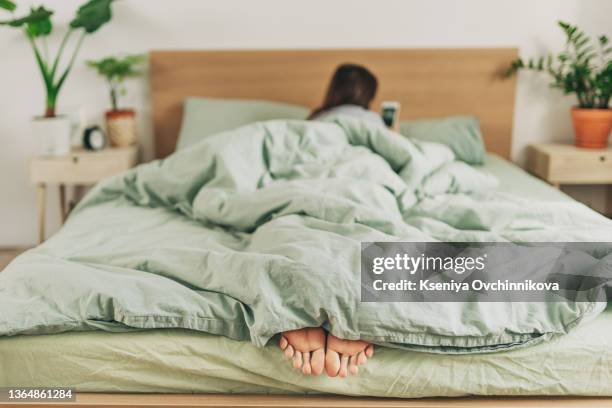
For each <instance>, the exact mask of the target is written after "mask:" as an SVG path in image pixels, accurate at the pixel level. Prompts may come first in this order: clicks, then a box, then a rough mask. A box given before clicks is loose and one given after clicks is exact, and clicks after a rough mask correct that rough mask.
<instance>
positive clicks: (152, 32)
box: [0, 0, 612, 246]
mask: <svg viewBox="0 0 612 408" xmlns="http://www.w3.org/2000/svg"><path fill="white" fill-rule="evenodd" d="M18 2H19V3H20V4H21V10H23V9H24V8H25V6H26V5H27V4H29V2H28V1H26V0H18ZM81 2H82V1H81V0H46V1H45V3H46V4H47V5H48V7H50V8H52V9H54V10H56V12H57V14H56V17H57V18H56V20H55V21H56V24H57V25H58V26H60V27H59V28H63V26H65V24H66V22H67V21H69V19H70V17H71V16H72V13H73V11H74V10H75V9H76V7H77V6H78V5H79V4H80V3H81ZM36 3H38V2H36ZM114 11H115V18H114V20H113V21H112V22H111V23H110V24H109V25H107V26H106V27H104V28H103V29H102V30H101V31H99V32H98V33H96V34H95V35H94V36H93V37H90V38H88V39H87V40H86V43H85V45H84V47H83V52H82V53H81V55H80V58H79V62H78V64H77V66H76V69H75V70H74V72H73V73H72V76H71V78H70V79H69V81H68V83H67V85H66V87H65V89H64V90H63V93H62V94H61V96H60V107H61V106H64V107H66V106H75V105H76V106H82V107H83V108H84V109H85V111H86V113H87V116H88V119H89V121H90V122H96V121H98V122H99V121H101V117H102V112H103V111H104V110H105V109H106V107H107V96H106V90H105V88H104V86H103V83H102V82H100V80H99V79H98V78H97V77H96V76H95V75H94V74H93V73H92V72H91V71H90V70H88V69H87V68H86V67H84V65H83V64H82V61H84V60H86V59H90V58H97V57H101V56H105V55H107V54H111V53H117V52H145V51H148V50H150V49H175V48H192V49H194V48H195V49H204V48H209V49H210V48H319V47H321V48H324V47H480V46H492V47H496V46H519V47H520V49H521V52H522V53H523V54H525V55H530V54H533V53H539V52H543V51H546V50H548V49H551V48H553V49H557V48H559V47H560V46H561V45H562V40H563V37H562V35H561V34H560V32H559V30H558V29H557V28H556V25H555V21H556V20H558V19H565V20H568V21H571V22H574V23H577V24H579V25H580V26H581V27H583V28H584V29H585V30H587V31H588V32H590V33H592V34H600V33H607V34H608V35H610V36H612V24H610V16H612V1H610V0H537V1H535V0H512V1H507V0H420V1H417V0H376V1H374V0H370V1H361V0H301V1H298V0H292V1H290V0H221V1H219V0H217V1H212V0H174V1H171V2H170V1H167V0H122V1H119V2H116V3H115V5H114ZM0 50H1V51H2V52H1V53H0V56H1V57H0V58H1V60H0V246H11V245H29V244H33V243H34V242H35V237H36V212H35V192H34V189H33V187H32V186H30V185H29V184H28V177H27V158H28V156H30V155H31V154H32V152H33V151H35V149H34V142H33V140H32V138H31V137H30V134H29V125H28V123H29V119H30V118H31V117H32V116H34V115H39V114H41V113H42V110H43V101H44V99H43V88H42V85H41V80H40V78H39V76H38V72H37V71H36V67H35V64H34V59H33V58H32V55H31V50H30V49H29V47H28V44H27V42H26V40H25V39H24V38H23V36H21V35H20V33H18V32H16V31H14V30H9V29H7V28H1V27H0ZM126 102H127V104H129V105H132V106H134V107H136V108H137V109H138V112H139V113H140V119H141V133H142V134H141V139H142V145H143V147H144V151H145V157H150V156H151V151H152V143H151V128H150V125H149V103H148V95H147V85H146V81H144V80H143V81H140V82H134V83H132V84H131V85H130V94H129V96H128V97H127V99H126ZM571 104H572V99H571V98H566V97H563V96H560V94H558V93H556V92H552V91H550V90H548V89H547V86H546V81H545V80H533V79H531V78H529V77H528V76H521V78H520V82H519V89H518V99H517V106H516V107H517V109H516V116H515V127H514V156H515V158H516V159H517V160H519V161H520V159H521V154H522V152H523V148H524V146H525V145H526V144H527V143H529V142H533V141H541V140H569V139H570V138H571V134H572V133H571V127H570V126H571V125H570V119H569V116H568V108H569V106H570V105H571ZM48 199H49V200H50V201H49V202H50V204H52V205H50V206H49V210H50V217H49V218H50V219H49V222H48V226H49V227H50V231H53V230H55V229H56V228H57V226H58V222H59V221H58V218H59V209H58V206H57V195H56V194H55V193H54V194H50V197H49V198H48Z"/></svg>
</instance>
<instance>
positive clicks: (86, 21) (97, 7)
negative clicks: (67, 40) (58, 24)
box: [70, 0, 114, 33]
mask: <svg viewBox="0 0 612 408" xmlns="http://www.w3.org/2000/svg"><path fill="white" fill-rule="evenodd" d="M113 1H114V0H90V1H88V2H87V3H85V4H83V5H82V6H81V7H79V10H78V11H77V15H76V17H75V18H74V20H72V21H71V22H70V27H72V28H82V29H84V30H85V31H86V32H87V33H93V32H95V31H97V30H98V29H99V28H100V27H102V26H103V25H104V24H106V23H108V22H109V21H110V19H111V17H112V12H111V4H112V2H113Z"/></svg>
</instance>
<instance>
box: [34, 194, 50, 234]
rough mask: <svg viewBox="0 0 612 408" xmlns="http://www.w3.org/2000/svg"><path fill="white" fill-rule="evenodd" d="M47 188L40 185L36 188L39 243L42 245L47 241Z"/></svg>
mask: <svg viewBox="0 0 612 408" xmlns="http://www.w3.org/2000/svg"><path fill="white" fill-rule="evenodd" d="M46 192H47V186H46V185H44V184H39V185H38V186H37V187H36V196H37V197H36V199H37V205H38V243H39V244H42V243H43V242H44V240H45V204H46Z"/></svg>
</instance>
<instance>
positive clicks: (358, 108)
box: [308, 64, 384, 126]
mask: <svg viewBox="0 0 612 408" xmlns="http://www.w3.org/2000/svg"><path fill="white" fill-rule="evenodd" d="M377 88H378V80H377V79H376V77H375V76H374V74H372V73H371V72H370V71H369V70H368V69H367V68H365V67H363V66H361V65H355V64H342V65H340V66H339V67H338V68H337V69H336V72H335V73H334V76H333V77H332V79H331V82H330V84H329V87H328V89H327V94H326V95H325V100H324V101H323V105H321V106H320V107H319V108H317V109H315V110H314V111H313V112H312V113H311V114H310V116H309V118H308V119H311V120H320V119H324V118H325V117H328V116H331V115H347V116H352V117H356V118H360V119H364V120H367V121H370V122H374V123H376V124H379V125H381V126H384V123H383V121H382V119H381V117H380V116H379V115H377V114H376V113H374V112H372V111H371V110H370V104H371V103H372V100H374V97H376V90H377Z"/></svg>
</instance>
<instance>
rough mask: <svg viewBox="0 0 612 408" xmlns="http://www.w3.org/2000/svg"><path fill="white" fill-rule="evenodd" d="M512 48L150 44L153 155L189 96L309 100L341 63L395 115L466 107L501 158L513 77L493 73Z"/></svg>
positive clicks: (507, 147)
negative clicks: (362, 73) (357, 67)
mask: <svg viewBox="0 0 612 408" xmlns="http://www.w3.org/2000/svg"><path fill="white" fill-rule="evenodd" d="M517 55H518V52H517V50H516V49H515V48H495V49H484V48H472V49H337V50H280V51H279V50H274V51H272V50H267V51H153V52H152V53H151V57H150V76H151V78H150V81H151V95H152V100H153V125H154V132H155V155H156V157H157V158H162V157H165V156H167V155H169V154H170V153H172V152H173V151H174V148H175V145H176V140H177V137H178V133H179V130H180V125H181V119H182V104H183V101H184V100H185V98H186V97H189V96H207V97H218V98H248V99H264V100H271V101H279V102H288V103H293V104H297V105H304V106H307V107H309V108H314V107H316V106H317V105H319V104H320V103H321V102H322V100H323V96H324V92H325V88H326V86H327V84H328V81H329V79H330V78H331V75H332V73H333V71H334V69H335V68H336V66H338V65H339V64H341V63H344V62H353V63H359V64H363V65H365V66H367V67H368V68H370V69H371V70H372V71H373V72H374V73H375V74H376V76H377V77H378V80H379V84H380V87H379V92H378V95H377V98H376V100H375V101H374V104H373V106H372V108H373V109H378V108H379V106H380V102H381V101H383V100H392V101H399V102H401V104H402V111H401V114H402V118H404V119H407V118H430V117H437V116H445V115H458V114H470V115H475V116H477V117H478V118H479V119H480V123H481V128H482V131H483V135H484V138H485V143H486V145H487V150H489V151H490V152H493V153H497V154H499V155H500V156H502V157H505V158H509V157H510V151H511V147H512V120H513V114H514V93H515V80H514V79H504V78H502V76H501V73H502V72H503V71H504V70H505V68H507V67H508V65H509V64H510V62H511V61H512V60H513V59H515V58H516V57H517Z"/></svg>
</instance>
